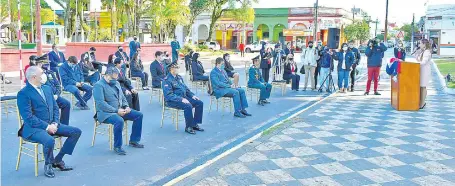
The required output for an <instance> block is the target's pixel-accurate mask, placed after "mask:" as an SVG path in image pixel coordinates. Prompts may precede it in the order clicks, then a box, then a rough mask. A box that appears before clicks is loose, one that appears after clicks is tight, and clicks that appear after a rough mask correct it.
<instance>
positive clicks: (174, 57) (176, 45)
mask: <svg viewBox="0 0 455 186" xmlns="http://www.w3.org/2000/svg"><path fill="white" fill-rule="evenodd" d="M171 48H172V63H174V62H175V61H176V60H178V58H179V52H178V51H179V50H180V43H179V42H178V41H177V36H174V41H172V42H171Z"/></svg>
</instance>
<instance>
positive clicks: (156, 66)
mask: <svg viewBox="0 0 455 186" xmlns="http://www.w3.org/2000/svg"><path fill="white" fill-rule="evenodd" d="M163 57H164V56H163V52H161V51H156V52H155V61H153V62H152V64H150V74H152V87H153V88H161V81H163V79H164V78H165V77H166V75H165V71H164V70H165V69H164V64H163Z"/></svg>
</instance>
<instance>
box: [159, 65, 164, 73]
mask: <svg viewBox="0 0 455 186" xmlns="http://www.w3.org/2000/svg"><path fill="white" fill-rule="evenodd" d="M160 66H161V71H163V72H164V67H163V63H160Z"/></svg>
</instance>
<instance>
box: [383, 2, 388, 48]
mask: <svg viewBox="0 0 455 186" xmlns="http://www.w3.org/2000/svg"><path fill="white" fill-rule="evenodd" d="M385 6H386V7H385V29H384V42H387V31H388V30H387V27H388V24H389V22H388V18H389V0H386V5H385Z"/></svg>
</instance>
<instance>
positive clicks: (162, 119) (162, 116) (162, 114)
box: [160, 108, 164, 128]
mask: <svg viewBox="0 0 455 186" xmlns="http://www.w3.org/2000/svg"><path fill="white" fill-rule="evenodd" d="M163 122H164V108H163V112H161V126H160V127H161V128H163Z"/></svg>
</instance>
